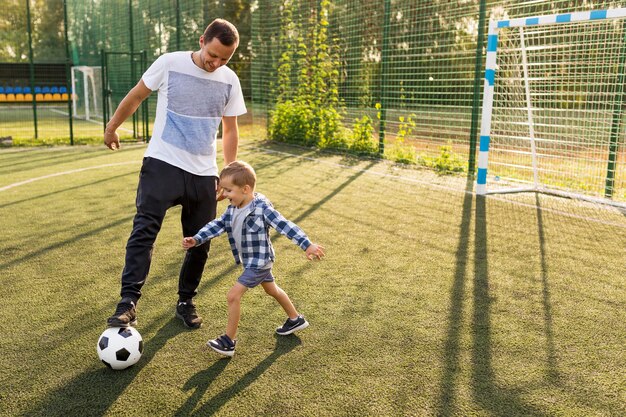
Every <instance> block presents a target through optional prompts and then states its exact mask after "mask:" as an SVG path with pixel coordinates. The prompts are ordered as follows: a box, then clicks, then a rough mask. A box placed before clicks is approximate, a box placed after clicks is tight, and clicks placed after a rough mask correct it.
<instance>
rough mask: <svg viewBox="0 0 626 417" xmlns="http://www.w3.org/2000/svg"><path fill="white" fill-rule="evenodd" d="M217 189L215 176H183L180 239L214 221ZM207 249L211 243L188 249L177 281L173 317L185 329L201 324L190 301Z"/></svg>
mask: <svg viewBox="0 0 626 417" xmlns="http://www.w3.org/2000/svg"><path fill="white" fill-rule="evenodd" d="M216 186H217V177H201V176H197V175H192V174H188V173H186V174H185V187H186V193H185V198H184V199H183V209H182V212H181V224H182V228H183V236H193V235H195V234H196V233H197V232H198V230H200V229H201V228H202V227H203V226H204V225H205V224H207V223H208V222H210V221H211V220H213V219H215V215H216V210H217V199H216V193H215V189H216ZM210 246H211V241H208V242H206V243H204V244H202V245H200V246H196V247H195V248H191V249H189V250H187V253H186V254H185V259H184V260H183V265H182V267H181V269H180V276H179V278H178V305H177V306H176V317H178V318H179V319H181V320H182V321H183V322H184V323H185V326H187V327H190V328H193V329H197V328H199V327H200V326H201V325H202V318H201V317H199V316H198V313H197V312H196V306H195V305H194V303H193V301H192V298H193V297H194V296H195V295H196V294H197V289H198V285H200V279H201V278H202V272H203V271H204V265H205V264H206V261H207V259H208V253H209V248H210Z"/></svg>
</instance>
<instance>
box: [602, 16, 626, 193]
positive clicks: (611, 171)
mask: <svg viewBox="0 0 626 417" xmlns="http://www.w3.org/2000/svg"><path fill="white" fill-rule="evenodd" d="M622 33H623V34H624V40H623V41H622V49H621V51H620V57H619V66H618V69H617V74H618V76H617V89H618V91H617V92H616V95H617V97H616V99H615V102H614V104H613V122H612V123H611V139H610V141H609V162H608V165H607V167H606V183H605V186H604V196H605V197H606V198H611V197H613V190H614V188H615V169H616V160H617V151H618V141H619V134H620V127H621V125H622V111H623V110H622V107H623V103H624V82H625V81H626V77H624V67H625V66H626V65H625V64H626V22H624V23H622Z"/></svg>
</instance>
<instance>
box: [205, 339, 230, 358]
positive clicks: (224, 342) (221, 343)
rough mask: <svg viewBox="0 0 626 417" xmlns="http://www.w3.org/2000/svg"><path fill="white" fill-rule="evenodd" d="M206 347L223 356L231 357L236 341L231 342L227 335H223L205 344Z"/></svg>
mask: <svg viewBox="0 0 626 417" xmlns="http://www.w3.org/2000/svg"><path fill="white" fill-rule="evenodd" d="M206 344H207V346H208V347H210V348H211V349H213V350H214V351H216V352H217V353H219V354H220V355H224V356H231V357H232V356H233V355H234V354H235V345H236V344H237V341H236V340H232V339H231V338H230V337H228V335H226V334H223V335H221V336H218V337H217V338H215V339H213V340H209V341H208V342H206Z"/></svg>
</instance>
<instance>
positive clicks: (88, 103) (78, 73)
mask: <svg viewBox="0 0 626 417" xmlns="http://www.w3.org/2000/svg"><path fill="white" fill-rule="evenodd" d="M71 78H72V106H73V108H72V110H73V113H74V117H76V118H78V119H85V120H94V121H102V118H103V112H102V68H101V67H89V66H75V67H72V73H71Z"/></svg>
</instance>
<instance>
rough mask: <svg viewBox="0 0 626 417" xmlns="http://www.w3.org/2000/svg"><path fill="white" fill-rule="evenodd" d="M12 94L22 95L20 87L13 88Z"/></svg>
mask: <svg viewBox="0 0 626 417" xmlns="http://www.w3.org/2000/svg"><path fill="white" fill-rule="evenodd" d="M13 92H14V93H15V94H22V93H23V90H22V87H15V89H14V90H13Z"/></svg>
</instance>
